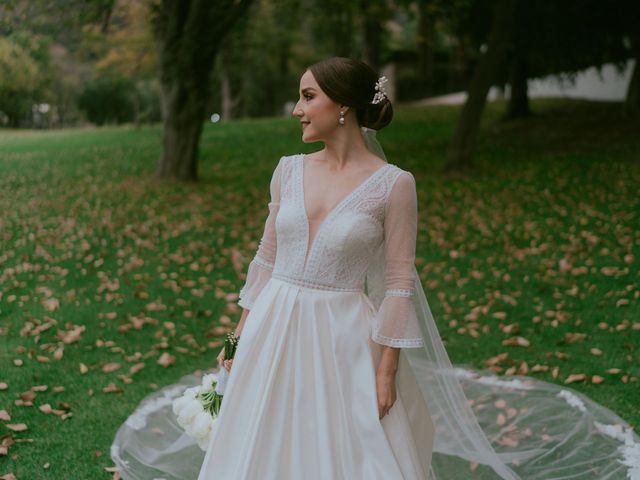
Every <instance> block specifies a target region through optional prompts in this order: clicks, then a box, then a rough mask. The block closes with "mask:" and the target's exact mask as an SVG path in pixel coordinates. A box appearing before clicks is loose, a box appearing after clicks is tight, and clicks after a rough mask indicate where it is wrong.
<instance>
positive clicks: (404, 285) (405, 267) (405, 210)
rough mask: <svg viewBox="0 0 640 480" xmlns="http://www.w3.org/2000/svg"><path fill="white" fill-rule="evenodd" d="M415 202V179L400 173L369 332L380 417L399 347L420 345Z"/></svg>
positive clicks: (391, 398)
mask: <svg viewBox="0 0 640 480" xmlns="http://www.w3.org/2000/svg"><path fill="white" fill-rule="evenodd" d="M417 204H418V201H417V195H416V184H415V179H414V178H413V175H412V174H411V173H409V172H404V173H402V174H400V176H399V177H398V178H397V179H396V182H395V183H394V185H393V188H392V190H391V194H390V195H389V201H388V203H387V207H386V212H385V217H384V237H385V238H384V255H385V266H384V271H385V278H384V281H385V296H384V299H383V301H382V303H381V305H380V308H379V309H378V312H377V314H376V319H375V325H374V331H373V335H372V339H373V340H374V341H375V342H377V343H379V344H381V345H383V347H382V354H381V356H380V361H379V363H378V366H377V368H376V392H377V396H378V415H379V418H381V419H382V417H384V416H385V415H386V414H387V413H388V411H389V410H390V409H391V407H392V406H393V404H394V403H395V401H396V388H395V376H396V372H397V370H398V361H399V357H400V349H401V348H410V347H421V346H423V345H424V340H423V338H422V335H421V333H420V327H419V324H418V319H417V316H416V310H415V304H414V303H413V297H414V294H415V292H414V283H413V282H414V277H413V272H414V268H415V252H416V237H417V230H418V226H417V225H418V207H417Z"/></svg>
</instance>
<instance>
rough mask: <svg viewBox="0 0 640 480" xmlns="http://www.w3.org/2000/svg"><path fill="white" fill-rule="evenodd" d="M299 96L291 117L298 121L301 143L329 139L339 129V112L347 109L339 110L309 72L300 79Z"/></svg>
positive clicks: (338, 106)
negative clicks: (293, 116)
mask: <svg viewBox="0 0 640 480" xmlns="http://www.w3.org/2000/svg"><path fill="white" fill-rule="evenodd" d="M299 94H300V98H299V99H298V103H296V106H295V107H294V109H293V115H295V116H296V117H298V118H299V119H300V122H301V128H302V141H303V142H305V143H310V142H318V141H324V140H325V139H327V138H330V137H331V135H332V133H333V132H334V131H335V129H336V128H339V127H340V125H339V124H338V119H339V118H340V111H341V110H342V111H344V112H345V113H346V111H347V107H342V108H340V107H341V106H340V105H338V104H337V103H335V102H334V101H333V100H331V99H330V98H329V97H328V96H327V95H326V94H325V93H324V92H323V91H322V90H321V89H320V87H319V86H318V83H317V82H316V79H315V78H314V77H313V74H312V73H311V71H310V70H307V71H306V72H305V73H304V75H302V77H301V78H300V91H299ZM345 120H346V118H345Z"/></svg>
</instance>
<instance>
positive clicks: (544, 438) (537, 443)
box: [361, 127, 640, 480]
mask: <svg viewBox="0 0 640 480" xmlns="http://www.w3.org/2000/svg"><path fill="white" fill-rule="evenodd" d="M361 131H362V135H363V138H364V141H365V144H366V145H367V148H368V149H369V150H370V151H371V152H372V153H374V154H375V155H377V156H379V157H380V158H382V159H383V160H385V161H387V158H386V155H385V154H384V150H383V148H382V146H381V145H380V143H379V142H378V140H377V138H376V133H377V132H376V131H375V130H373V129H370V128H366V127H361ZM384 265H385V261H384V249H383V248H382V247H380V248H379V250H378V252H377V253H376V255H375V257H374V259H373V261H372V262H371V265H370V268H369V271H368V273H367V278H366V286H367V288H366V293H367V296H368V297H369V300H370V301H371V303H372V304H373V306H374V307H375V308H376V309H378V308H379V307H380V304H381V303H382V300H383V299H384V291H385V273H384ZM413 275H414V289H415V295H414V296H413V301H414V306H415V309H416V314H417V318H418V321H419V324H420V329H421V333H422V337H423V339H424V347H420V348H406V349H402V350H401V354H402V355H404V357H405V358H406V360H407V362H408V364H409V365H410V367H411V370H412V372H413V374H414V376H415V378H416V381H417V383H418V385H419V387H420V390H421V392H422V395H423V398H424V400H425V403H426V404H427V408H428V410H429V412H430V414H431V417H432V421H433V424H434V428H435V432H436V434H435V439H434V446H433V451H434V457H433V462H432V471H431V472H430V474H431V479H430V480H435V479H451V478H456V479H458V478H467V477H471V476H473V478H503V479H509V480H513V479H521V478H522V479H527V480H529V479H533V478H539V479H541V480H542V479H545V480H549V479H551V478H558V479H560V478H579V477H578V476H574V475H575V474H576V473H578V472H584V473H585V474H586V473H587V472H592V473H595V472H599V475H600V476H598V477H597V478H624V477H625V476H624V469H625V462H626V463H627V464H628V465H626V466H631V467H633V466H634V465H635V469H636V475H637V476H636V477H631V476H630V477H629V478H633V479H634V480H636V479H640V443H638V437H637V435H635V434H633V432H632V430H631V429H630V428H629V427H628V425H626V424H625V423H624V422H623V421H622V420H621V419H620V418H619V417H617V416H615V414H613V413H612V412H610V411H608V410H606V409H604V408H603V407H600V406H599V405H597V404H595V403H594V402H591V401H590V400H589V399H587V398H586V397H584V398H583V397H582V396H581V395H580V394H578V393H577V392H572V391H570V390H568V389H562V388H561V387H556V386H555V385H550V384H546V385H545V384H544V383H543V382H537V383H536V384H533V379H527V378H526V377H522V378H521V379H517V378H515V377H514V380H513V382H510V381H504V380H500V379H498V378H497V377H494V376H486V375H485V376H482V375H479V374H477V373H475V374H474V373H473V372H472V371H470V370H468V369H463V368H460V367H457V368H454V366H453V365H452V363H451V361H450V360H449V356H448V355H447V352H446V349H445V347H444V345H443V343H442V340H441V338H440V334H439V332H438V328H437V326H436V322H435V320H434V318H433V315H432V313H431V309H430V307H429V302H428V301H427V297H426V295H425V292H424V289H423V288H422V282H421V280H420V276H419V274H418V271H417V270H416V268H415V265H414V268H413ZM463 385H465V386H466V388H467V392H468V393H469V394H470V395H471V399H472V400H473V401H470V399H469V397H468V396H467V395H466V394H465V390H464V389H463ZM545 387H546V388H545ZM523 392H524V394H523ZM550 392H554V393H555V395H551V394H550ZM560 392H562V393H560ZM527 394H529V396H527ZM587 404H588V405H589V406H590V409H587V408H586V405H587ZM472 405H475V409H476V413H474V410H473V409H472ZM576 406H579V407H580V408H576ZM571 407H573V408H571ZM565 410H569V411H568V412H566V411H565ZM576 414H577V415H576ZM479 417H480V418H481V419H482V420H483V423H484V425H483V426H481V425H480V423H479ZM509 417H510V418H509ZM603 422H606V423H603ZM599 425H600V428H598V426H599ZM603 425H609V426H610V428H614V429H615V431H616V432H618V434H619V436H620V437H624V438H625V442H626V443H624V446H622V447H621V445H620V439H618V441H615V439H613V438H612V436H610V435H606V433H604V432H603V430H604V431H606V428H603V427H602V426H603ZM612 425H615V426H612ZM483 427H484V430H483ZM536 427H537V428H536ZM485 430H486V431H485ZM625 435H626V436H625ZM489 436H491V440H492V441H493V442H492V441H491V440H490V438H489ZM494 445H495V448H494ZM565 455H566V456H565ZM556 457H557V458H556ZM589 464H591V465H589ZM480 465H483V466H484V469H483V468H480ZM609 475H611V476H609ZM629 475H631V473H630V474H629ZM580 478H583V477H580Z"/></svg>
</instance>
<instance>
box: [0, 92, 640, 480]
mask: <svg viewBox="0 0 640 480" xmlns="http://www.w3.org/2000/svg"><path fill="white" fill-rule="evenodd" d="M504 107H505V105H504V103H503V102H495V103H491V104H489V105H488V106H487V111H486V112H485V116H484V118H483V123H482V128H481V131H480V135H479V137H478V145H477V149H476V155H475V166H474V167H473V168H470V169H467V170H465V171H463V172H459V173H443V170H442V166H443V165H444V162H445V160H446V149H447V145H448V142H449V139H450V138H451V136H452V133H453V129H454V125H455V120H456V117H457V114H458V112H459V108H460V107H458V106H432V107H408V106H407V107H400V108H398V110H397V111H396V119H395V120H394V122H393V123H392V124H391V125H390V126H389V127H388V128H387V129H385V130H383V131H381V132H380V133H379V139H380V141H381V142H382V144H383V146H384V148H385V151H386V153H387V157H388V158H389V161H390V162H391V163H394V164H396V165H398V166H399V167H401V168H403V169H405V170H409V171H411V172H412V173H413V174H414V175H415V178H416V181H417V185H418V200H419V214H420V218H419V233H418V245H417V259H416V265H417V267H418V270H419V272H420V275H421V278H422V282H423V286H424V288H425V291H426V294H427V297H428V298H429V301H430V304H431V307H432V309H433V312H434V316H435V317H436V319H437V322H438V325H439V328H440V332H441V335H442V338H443V340H444V342H445V344H446V346H447V349H448V352H449V355H450V357H451V359H452V361H453V362H454V363H455V364H460V365H467V366H471V367H474V368H477V369H487V368H491V369H493V370H494V371H496V372H499V373H500V374H503V375H513V374H527V375H530V376H533V377H535V378H538V379H542V380H546V381H549V382H554V383H558V384H562V385H566V386H568V387H570V388H574V389H576V390H578V391H580V392H582V393H584V394H586V395H588V396H589V397H591V398H592V399H593V400H595V401H597V402H599V403H601V404H603V405H605V406H606V407H608V408H610V409H612V410H614V411H615V412H617V413H618V414H619V415H620V416H621V417H622V418H624V419H625V420H626V421H628V422H629V423H631V424H632V425H633V426H634V427H635V428H636V430H637V429H638V428H640V409H638V399H639V398H640V382H639V381H638V377H639V376H640V316H639V313H640V282H639V280H640V268H638V267H639V265H640V228H638V226H639V225H640V196H639V195H638V185H640V135H639V134H638V132H640V122H639V121H638V120H635V121H632V120H630V119H629V118H626V117H624V116H623V115H622V114H621V113H620V106H619V105H618V104H614V103H590V102H585V101H578V100H549V99H536V100H534V101H533V102H532V107H533V110H534V111H535V112H536V115H535V116H534V117H533V118H529V119H523V120H517V121H512V122H501V121H500V115H501V113H502V111H503V110H504ZM161 133H162V132H161V128H160V127H159V126H144V127H142V128H140V129H139V130H136V129H135V128H132V127H119V128H116V127H113V128H111V127H110V128H101V129H93V128H88V129H80V130H66V131H0V415H1V418H0V438H2V443H4V445H8V453H7V455H6V456H4V457H0V476H2V475H4V474H8V473H10V472H13V473H14V474H15V475H16V477H17V478H18V479H35V478H37V479H47V478H51V479H60V478H74V479H86V478H96V479H97V478H105V479H106V478H109V477H110V476H111V474H110V473H109V472H108V471H107V470H106V469H107V468H108V467H110V466H112V462H111V460H110V458H109V446H110V444H111V441H112V439H113V436H114V435H115V432H116V430H117V428H118V426H119V425H120V424H121V423H122V422H124V420H125V419H126V418H127V416H128V414H129V413H130V412H131V411H132V410H133V409H134V408H135V406H136V405H137V404H138V402H139V401H140V400H141V399H142V398H143V397H144V396H145V395H146V394H148V393H150V392H152V391H153V390H155V389H157V388H159V387H162V386H164V385H167V384H170V383H173V382H175V381H176V380H178V379H179V378H180V377H181V376H183V375H185V374H188V373H191V372H193V371H195V370H197V369H208V368H212V367H215V366H216V365H215V357H216V355H217V354H218V351H219V348H220V345H221V340H222V338H223V336H224V334H225V333H226V332H227V331H229V330H230V329H232V328H233V327H234V325H235V322H236V321H237V320H238V319H239V315H240V309H239V307H238V306H237V305H236V301H237V295H238V291H239V289H240V288H241V286H242V284H243V279H244V276H245V274H246V269H247V266H248V263H249V261H250V260H251V258H252V257H253V254H254V253H255V250H256V248H257V246H258V240H259V238H260V234H261V232H262V227H263V222H264V219H265V218H266V214H267V202H268V184H269V179H270V175H271V172H272V170H273V168H274V167H275V165H276V164H277V162H278V159H279V158H280V156H282V155H285V154H295V153H301V152H311V151H314V150H317V149H318V148H320V145H319V144H313V145H306V144H303V143H302V142H301V141H300V131H299V124H298V122H297V121H294V120H291V119H263V120H243V121H236V122H229V123H220V124H209V125H207V126H206V128H205V130H204V133H203V137H202V142H201V152H200V153H201V161H200V177H201V180H200V181H199V182H198V183H197V184H173V183H172V184H167V183H159V182H156V181H154V180H152V175H153V172H154V169H155V166H156V162H157V159H158V156H159V148H160V147H159V145H160V140H161ZM2 412H4V413H2ZM9 426H11V427H9ZM12 442H13V443H12ZM0 444H1V443H0Z"/></svg>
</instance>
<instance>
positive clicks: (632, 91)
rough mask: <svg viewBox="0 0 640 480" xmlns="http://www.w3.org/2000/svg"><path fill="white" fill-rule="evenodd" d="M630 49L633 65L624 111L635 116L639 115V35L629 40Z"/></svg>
mask: <svg viewBox="0 0 640 480" xmlns="http://www.w3.org/2000/svg"><path fill="white" fill-rule="evenodd" d="M631 48H632V51H633V52H634V58H635V65H634V66H633V72H632V73H631V80H630V81H629V86H628V87H627V95H626V98H625V102H624V111H625V113H626V114H627V115H630V116H637V115H639V114H640V35H636V36H634V37H632V38H631Z"/></svg>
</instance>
